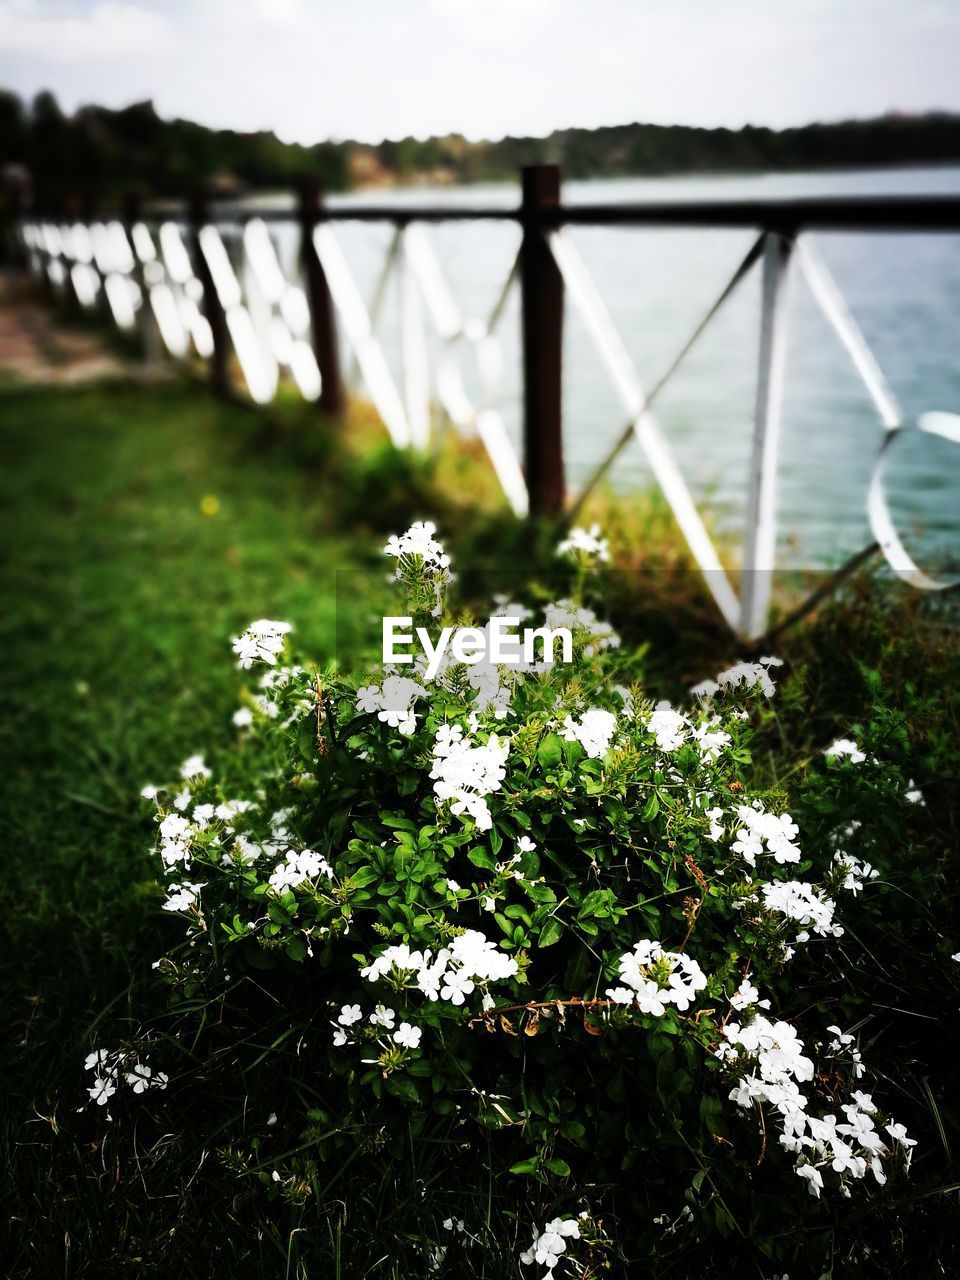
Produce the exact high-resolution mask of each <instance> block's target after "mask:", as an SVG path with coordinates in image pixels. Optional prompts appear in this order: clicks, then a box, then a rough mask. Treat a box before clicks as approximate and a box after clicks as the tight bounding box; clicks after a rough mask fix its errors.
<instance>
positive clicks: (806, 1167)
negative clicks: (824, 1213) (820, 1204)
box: [797, 1164, 823, 1200]
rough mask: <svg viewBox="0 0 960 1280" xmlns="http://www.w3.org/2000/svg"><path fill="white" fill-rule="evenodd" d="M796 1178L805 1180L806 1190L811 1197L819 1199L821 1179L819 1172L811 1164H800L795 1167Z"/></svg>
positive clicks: (821, 1187)
mask: <svg viewBox="0 0 960 1280" xmlns="http://www.w3.org/2000/svg"><path fill="white" fill-rule="evenodd" d="M797 1177H798V1178H806V1180H807V1190H808V1191H809V1192H810V1194H811V1195H812V1196H815V1197H816V1198H817V1199H818V1200H819V1199H820V1192H821V1191H822V1190H823V1178H822V1177H821V1175H820V1170H819V1169H818V1168H817V1167H816V1165H813V1164H801V1165H798V1166H797Z"/></svg>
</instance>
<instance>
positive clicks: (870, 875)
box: [833, 849, 880, 894]
mask: <svg viewBox="0 0 960 1280" xmlns="http://www.w3.org/2000/svg"><path fill="white" fill-rule="evenodd" d="M833 865H834V867H836V869H837V872H838V874H839V875H842V876H843V880H842V881H841V884H840V887H841V888H842V889H848V890H849V891H850V892H851V893H853V894H857V893H859V892H860V890H861V889H862V888H863V886H864V885H865V884H866V882H867V881H868V880H876V878H877V876H878V875H879V874H880V873H879V872H878V871H877V870H876V868H875V867H871V865H870V863H869V862H861V861H860V859H859V858H854V857H853V856H852V855H851V854H849V853H844V851H843V850H842V849H841V850H840V851H839V852H838V853H835V854H834V855H833Z"/></svg>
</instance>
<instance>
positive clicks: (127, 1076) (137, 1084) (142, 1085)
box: [123, 1062, 153, 1093]
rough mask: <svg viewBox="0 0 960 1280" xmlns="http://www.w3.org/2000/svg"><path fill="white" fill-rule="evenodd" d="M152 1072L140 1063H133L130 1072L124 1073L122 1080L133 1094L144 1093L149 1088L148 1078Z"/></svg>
mask: <svg viewBox="0 0 960 1280" xmlns="http://www.w3.org/2000/svg"><path fill="white" fill-rule="evenodd" d="M152 1075H153V1072H152V1071H151V1070H150V1068H149V1067H148V1066H147V1065H146V1064H145V1063H142V1062H137V1063H134V1065H133V1067H132V1068H131V1070H130V1071H125V1072H124V1075H123V1078H124V1080H126V1082H127V1084H128V1085H129V1086H130V1088H131V1089H132V1090H133V1092H134V1093H145V1092H146V1090H147V1089H149V1088H150V1077H151V1076H152Z"/></svg>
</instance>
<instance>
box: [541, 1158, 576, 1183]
mask: <svg viewBox="0 0 960 1280" xmlns="http://www.w3.org/2000/svg"><path fill="white" fill-rule="evenodd" d="M543 1163H544V1166H545V1167H546V1168H547V1169H549V1170H550V1172H551V1173H555V1174H556V1175H557V1177H558V1178H569V1177H570V1166H569V1165H568V1164H567V1162H566V1160H561V1159H560V1157H559V1156H551V1157H550V1159H549V1160H544V1162H543Z"/></svg>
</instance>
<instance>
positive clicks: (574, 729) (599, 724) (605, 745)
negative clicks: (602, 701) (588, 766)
mask: <svg viewBox="0 0 960 1280" xmlns="http://www.w3.org/2000/svg"><path fill="white" fill-rule="evenodd" d="M616 731H617V717H616V716H615V715H614V714H613V712H612V711H604V710H603V709H602V708H601V707H589V708H588V709H587V710H586V711H584V713H583V715H582V716H581V717H580V720H579V723H578V722H577V721H576V720H574V719H573V717H572V716H567V718H566V719H565V720H564V722H563V736H564V738H565V739H566V740H567V742H579V743H580V745H581V746H582V747H583V749H584V751H586V753H587V755H588V756H589V757H590V759H591V760H600V759H602V757H603V756H605V755H606V754H607V751H608V750H609V749H610V742H611V740H612V739H613V735H614V734H615V733H616Z"/></svg>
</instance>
